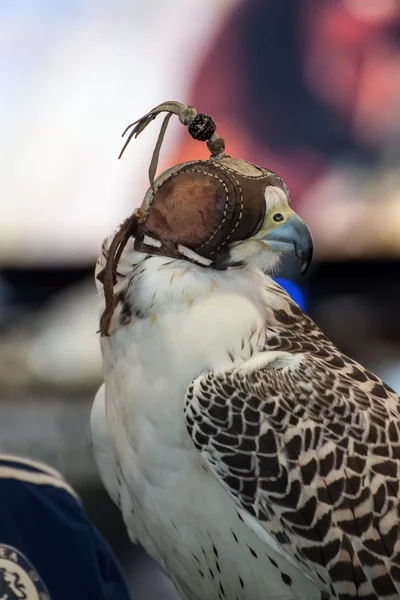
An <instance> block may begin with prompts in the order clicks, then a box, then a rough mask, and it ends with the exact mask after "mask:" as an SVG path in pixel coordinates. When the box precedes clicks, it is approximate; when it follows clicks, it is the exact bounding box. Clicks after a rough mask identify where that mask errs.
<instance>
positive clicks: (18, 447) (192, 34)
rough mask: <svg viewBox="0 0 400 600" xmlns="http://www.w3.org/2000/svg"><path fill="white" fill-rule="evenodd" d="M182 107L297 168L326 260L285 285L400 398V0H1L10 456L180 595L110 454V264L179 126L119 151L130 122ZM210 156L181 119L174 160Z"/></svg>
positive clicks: (301, 208)
mask: <svg viewBox="0 0 400 600" xmlns="http://www.w3.org/2000/svg"><path fill="white" fill-rule="evenodd" d="M165 100H179V101H181V102H185V103H190V104H193V105H195V106H196V107H197V108H198V110H199V111H200V112H206V113H210V114H212V115H213V117H214V118H215V120H216V121H217V123H218V132H219V133H220V135H222V136H223V137H224V138H225V140H226V146H227V151H228V153H229V154H231V155H233V156H236V157H238V158H242V159H245V160H248V161H251V162H254V163H256V164H260V165H263V166H265V167H268V168H269V169H271V170H273V171H276V172H277V173H278V174H279V175H280V176H281V177H282V178H283V179H284V180H285V182H286V183H287V184H288V186H289V188H290V191H291V197H292V203H293V207H294V208H295V210H296V211H297V212H299V213H300V214H301V215H302V217H303V218H304V219H305V220H306V221H307V223H308V224H309V226H310V228H311V230H312V232H313V235H314V241H315V249H316V258H315V262H314V265H313V267H312V269H311V271H310V273H309V274H308V275H307V277H306V278H304V279H299V278H298V271H297V270H296V269H295V268H294V267H292V265H290V264H288V265H286V267H285V269H284V270H283V272H282V273H281V278H283V279H282V281H283V283H284V285H285V286H286V287H287V288H288V290H289V292H290V293H292V294H293V295H294V296H295V298H296V299H298V300H299V301H300V302H301V304H302V305H303V306H305V308H306V310H307V311H308V312H309V314H310V315H311V316H312V318H313V319H314V320H315V321H316V322H317V323H318V325H319V326H320V327H321V328H323V329H324V330H325V332H326V333H327V334H328V336H329V337H330V338H331V339H333V341H334V342H335V343H336V344H337V345H338V346H339V347H340V348H341V349H342V350H343V351H345V352H346V353H348V354H350V355H351V356H353V357H354V358H356V359H357V360H359V361H360V362H362V363H364V364H365V365H366V366H368V367H370V368H372V369H373V370H375V371H376V372H378V373H379V374H380V375H381V376H382V377H383V378H384V379H385V381H386V382H387V383H389V385H391V386H392V387H394V388H395V389H397V390H398V391H400V308H399V302H398V298H399V295H400V294H399V293H400V277H399V265H400V170H399V162H400V5H399V3H398V0H379V2H377V0H330V1H329V0H326V1H322V0H318V1H317V0H302V2H295V1H294V0H212V1H211V0H208V1H207V0H206V1H205V0H191V1H190V2H188V1H187V0H58V1H57V2H53V1H51V0H19V1H18V2H15V1H14V2H12V1H11V0H0V155H1V156H0V392H1V393H0V450H1V451H2V452H13V453H16V454H23V455H27V456H31V457H35V458H39V459H41V460H45V461H47V462H48V463H49V464H51V465H53V466H55V467H56V468H58V469H59V470H61V471H62V472H63V474H64V475H65V476H66V477H67V478H68V479H69V480H70V482H71V483H72V484H73V485H74V486H75V487H76V488H77V490H78V491H79V493H80V494H81V496H82V498H83V499H84V501H85V504H86V507H87V511H88V513H89V515H90V516H91V518H92V519H93V520H94V521H95V522H96V524H97V525H98V526H99V527H100V528H101V530H102V531H103V533H105V535H106V536H107V538H108V539H109V540H110V542H111V544H112V545H113V547H114V549H115V551H116V552H117V554H118V556H119V558H120V560H121V561H122V564H123V567H124V570H125V573H126V575H127V577H128V579H129V582H130V584H131V585H132V589H133V590H134V592H135V596H134V597H135V599H136V600H146V599H151V598H160V597H162V598H165V599H168V600H172V599H175V598H176V596H175V593H174V591H173V589H172V586H171V584H170V583H169V582H168V580H167V579H166V578H165V577H164V576H163V575H161V574H160V573H159V572H158V571H154V569H155V567H154V566H153V565H151V563H150V562H149V561H148V559H147V558H146V557H145V556H144V555H143V553H142V552H141V551H140V550H138V549H135V548H134V547H133V546H132V545H131V544H130V543H129V542H128V540H127V537H126V535H125V532H124V527H123V525H122V523H121V521H120V519H119V515H118V514H117V511H116V510H114V508H113V507H112V505H111V503H110V501H109V500H108V498H107V496H106V494H105V492H104V491H103V489H102V487H101V484H100V482H99V479H98V477H97V474H96V471H95V467H94V464H93V459H92V456H91V450H90V445H89V429H88V422H89V412H90V405H91V402H92V399H93V396H94V393H95V391H96V389H97V387H98V385H99V384H100V381H101V370H100V354H99V348H98V340H97V336H96V330H97V318H98V315H97V313H98V309H97V299H96V291H95V287H94V280H93V267H94V263H95V261H96V258H97V255H98V253H99V248H100V245H101V242H102V240H103V238H104V237H105V236H106V235H107V234H109V233H110V232H111V231H112V230H113V229H115V228H116V227H117V225H118V224H119V222H120V221H121V220H123V219H124V218H125V217H126V216H128V215H129V214H130V213H131V212H132V211H133V209H134V208H135V207H136V206H138V205H139V204H140V203H141V201H142V197H143V194H144V192H145V190H146V186H147V168H148V164H149V161H150V157H151V152H152V149H153V146H154V143H155V139H156V137H157V134H158V130H159V127H160V124H161V123H160V122H157V121H156V122H155V123H153V124H152V125H151V126H150V127H149V129H148V130H146V133H145V134H144V135H143V136H141V137H140V138H139V139H138V140H137V141H136V142H133V143H131V145H130V146H129V148H128V150H127V152H126V153H125V154H124V157H123V160H121V161H118V160H117V156H118V153H119V151H120V149H121V146H122V139H121V138H120V134H121V133H122V131H123V130H124V128H125V126H126V125H127V124H129V123H131V122H132V121H134V120H135V119H137V118H138V117H140V116H142V114H144V113H146V112H147V111H148V110H149V109H151V108H152V107H153V106H155V105H157V104H159V103H160V102H163V101H165ZM171 123H172V122H171ZM205 157H207V152H206V149H205V145H202V144H199V143H198V142H195V141H193V140H191V138H190V137H189V136H188V135H187V132H186V131H185V129H184V128H182V127H179V125H178V124H177V123H176V122H174V123H173V124H172V125H171V126H170V129H169V131H168V134H167V139H166V142H165V144H164V146H163V151H162V158H161V164H160V168H161V169H163V168H166V167H168V166H170V165H171V164H174V163H176V162H180V161H182V160H188V159H191V158H205ZM150 574H151V577H150Z"/></svg>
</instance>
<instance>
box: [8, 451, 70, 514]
mask: <svg viewBox="0 0 400 600" xmlns="http://www.w3.org/2000/svg"><path fill="white" fill-rule="evenodd" d="M18 482H19V483H20V484H22V485H20V486H18V488H19V489H20V490H21V492H22V490H24V489H25V490H26V489H29V488H34V489H35V492H36V493H39V494H40V493H43V494H48V493H49V491H51V490H53V491H55V490H58V491H59V492H60V495H64V494H65V495H67V496H68V497H70V498H73V499H74V500H75V501H77V502H78V503H80V501H79V496H78V494H77V493H76V492H75V490H74V489H73V488H72V487H71V486H70V485H69V484H68V483H67V482H66V481H65V479H64V477H63V476H62V475H61V473H59V472H58V471H57V470H56V469H54V468H53V467H50V466H49V465H47V464H45V463H42V462H41V461H39V460H34V459H31V458H26V457H22V456H16V455H13V454H1V453H0V488H1V490H2V491H3V493H4V491H5V490H7V488H11V489H13V490H15V487H16V485H15V484H16V483H18Z"/></svg>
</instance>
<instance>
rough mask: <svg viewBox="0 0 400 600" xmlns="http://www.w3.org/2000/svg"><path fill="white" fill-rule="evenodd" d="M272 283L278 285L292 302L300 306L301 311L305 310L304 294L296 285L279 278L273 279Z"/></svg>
mask: <svg viewBox="0 0 400 600" xmlns="http://www.w3.org/2000/svg"><path fill="white" fill-rule="evenodd" d="M274 281H276V283H279V285H281V286H282V287H283V289H284V290H286V291H287V293H288V294H289V296H290V297H291V298H293V300H294V301H295V302H296V303H297V304H298V305H299V306H300V308H301V309H302V310H304V311H305V310H306V308H307V303H306V298H305V294H304V292H303V291H302V289H301V288H300V287H299V286H298V285H297V284H296V283H294V282H293V281H290V280H289V279H282V278H281V277H274Z"/></svg>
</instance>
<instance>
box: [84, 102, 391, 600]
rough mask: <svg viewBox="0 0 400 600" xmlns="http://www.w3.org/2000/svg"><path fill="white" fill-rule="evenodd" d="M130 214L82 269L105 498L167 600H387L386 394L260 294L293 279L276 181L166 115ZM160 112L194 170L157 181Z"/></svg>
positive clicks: (298, 242)
mask: <svg viewBox="0 0 400 600" xmlns="http://www.w3.org/2000/svg"><path fill="white" fill-rule="evenodd" d="M162 111H166V112H167V117H166V119H165V120H164V123H163V126H162V130H161V133H160V137H159V140H158V142H157V145H156V149H155V151H154V155H153V159H152V162H151V165H150V169H149V175H150V188H149V190H148V191H147V193H146V195H145V198H144V201H143V203H142V206H141V207H140V209H139V210H137V211H135V212H134V213H133V215H132V216H131V217H129V218H128V219H127V220H126V221H125V222H124V223H123V224H122V226H121V227H120V229H119V230H118V231H117V233H116V234H115V235H113V236H110V237H109V238H107V239H106V240H105V242H104V244H103V247H102V251H101V254H100V258H99V260H98V263H97V267H96V282H97V286H98V291H99V296H100V303H101V307H100V308H101V319H100V334H101V335H100V343H101V350H102V357H103V370H104V384H103V385H102V386H101V388H100V390H99V391H98V393H97V395H96V398H95V401H94V404H93V408H92V414H91V435H92V444H93V450H94V454H95V458H96V462H97V465H98V469H99V472H100V476H101V478H102V481H103V483H104V485H105V487H106V489H107V490H108V492H109V494H110V496H111V498H112V499H113V500H114V502H115V503H116V504H117V505H118V506H119V508H120V510H121V512H122V515H123V518H124V521H125V524H126V527H127V530H128V532H129V535H130V537H131V539H132V541H134V542H137V543H140V544H141V545H142V546H143V547H144V548H145V550H146V551H147V552H148V554H149V555H150V556H152V557H153V558H154V559H155V560H156V561H157V562H158V563H159V564H160V566H161V567H162V568H163V569H164V570H165V572H166V573H167V574H168V575H169V576H170V577H171V579H172V580H173V582H174V584H175V586H176V588H177V590H178V593H179V594H180V597H181V598H182V600H263V599H265V600H266V599H269V598H271V599H272V598H281V599H283V598H285V599H294V598H303V599H307V600H313V599H317V598H318V599H323V600H328V598H339V599H340V600H353V599H358V600H377V599H387V600H389V599H390V600H394V599H396V598H400V535H399V466H400V432H399V412H400V402H399V396H398V395H397V394H396V393H395V392H394V391H393V390H392V389H390V388H389V387H388V386H387V385H385V384H384V383H383V382H382V381H381V380H380V379H379V378H378V377H377V376H376V375H374V374H373V373H371V372H369V371H368V370H366V369H365V368H363V367H362V366H361V365H359V364H357V363H356V362H355V361H354V360H352V359H351V358H348V357H347V356H345V355H344V354H342V353H341V352H340V351H339V350H338V349H337V348H336V347H335V346H334V345H333V343H332V342H331V341H330V340H329V339H327V338H326V337H325V335H324V334H323V333H322V332H321V331H320V330H319V329H318V327H317V326H316V325H315V323H313V321H312V320H311V319H310V318H309V317H308V316H307V315H306V314H305V313H304V312H303V311H302V310H301V309H300V308H299V307H298V306H297V304H296V303H295V302H294V301H293V300H292V299H291V298H290V297H289V296H288V294H287V293H286V292H285V291H284V290H283V289H282V288H281V287H280V286H279V285H278V284H277V283H275V282H274V281H273V279H272V278H271V274H274V272H275V271H276V268H277V266H278V264H279V260H280V258H281V257H282V256H283V255H286V254H294V255H296V256H297V257H298V258H299V260H300V263H301V267H302V271H305V270H306V269H307V267H308V265H309V263H310V261H311V258H312V238H311V234H310V232H309V230H308V228H307V226H306V224H305V223H304V222H303V221H302V220H301V219H300V217H299V216H297V215H296V214H295V213H294V211H293V210H292V209H291V207H290V199H289V192H288V189H287V187H286V185H285V184H284V183H283V181H282V180H281V179H280V178H279V177H278V176H277V175H276V174H274V173H272V172H271V171H269V170H268V169H265V168H263V167H257V166H255V165H252V164H250V163H247V162H245V161H242V160H237V159H234V158H231V157H229V156H228V155H227V154H225V149H224V141H223V139H222V138H220V137H218V135H217V134H216V130H215V123H214V122H213V120H212V119H211V117H209V116H207V115H204V114H198V113H197V112H196V110H195V109H194V108H193V107H186V106H183V105H181V104H179V103H174V102H168V103H165V104H162V105H160V106H159V107H156V108H155V109H153V111H150V113H148V114H147V115H145V116H144V117H143V118H142V119H139V121H138V122H136V123H135V124H133V129H132V128H131V131H130V134H129V138H128V141H129V139H130V138H131V137H133V136H135V135H136V136H137V135H138V134H139V133H140V132H141V131H143V129H144V128H145V127H146V126H147V125H148V124H149V123H150V122H151V121H152V120H153V119H154V118H155V117H156V116H157V114H159V113H160V112H162ZM171 114H177V115H178V116H179V119H180V121H181V122H182V123H183V124H184V125H185V126H187V127H188V130H189V133H190V134H191V135H192V137H194V138H195V139H198V140H200V141H205V142H207V145H208V148H209V149H210V152H211V157H210V159H209V160H198V161H190V162H186V163H182V164H180V165H176V166H174V167H172V168H171V169H168V170H167V171H165V172H164V173H162V174H161V175H160V176H159V177H157V178H156V179H155V178H154V176H155V171H156V167H157V161H158V154H159V151H160V147H161V142H162V138H163V136H164V133H165V129H166V126H167V123H168V120H169V117H170V116H171Z"/></svg>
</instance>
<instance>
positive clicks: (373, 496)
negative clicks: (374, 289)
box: [185, 286, 400, 600]
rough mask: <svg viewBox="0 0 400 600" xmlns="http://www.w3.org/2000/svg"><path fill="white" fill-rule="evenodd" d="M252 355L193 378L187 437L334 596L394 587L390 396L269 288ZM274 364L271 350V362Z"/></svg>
mask: <svg viewBox="0 0 400 600" xmlns="http://www.w3.org/2000/svg"><path fill="white" fill-rule="evenodd" d="M275 293H276V294H278V295H281V296H282V297H284V300H285V302H284V307H283V308H280V309H277V310H275V311H273V314H274V321H275V322H274V323H269V325H268V330H267V339H266V343H265V348H264V350H265V351H271V350H273V351H280V352H282V351H283V352H284V353H289V354H290V355H298V354H300V356H301V358H300V360H299V361H298V362H296V363H295V364H294V366H291V363H290V361H289V362H287V363H286V364H285V363H283V364H279V362H280V361H279V360H276V361H272V362H268V363H267V364H266V366H265V367H263V365H262V363H261V364H260V365H259V366H258V367H257V368H255V369H250V370H243V368H240V367H239V368H233V369H231V370H229V371H226V372H223V373H209V374H206V375H204V376H202V377H200V378H198V379H196V380H195V381H194V382H193V383H192V384H191V385H190V387H189V389H188V392H187V395H186V408H185V415H186V423H187V426H188V429H189V431H190V434H191V436H192V439H193V441H194V443H195V445H196V447H197V448H198V450H199V451H200V452H201V453H202V455H203V456H204V457H205V458H206V460H207V461H208V463H209V464H210V465H211V467H212V469H213V470H214V472H215V473H216V474H217V476H218V477H219V479H220V480H221V482H222V484H223V485H225V486H226V487H227V488H228V489H229V491H230V493H231V494H232V495H233V496H234V497H235V498H236V499H237V502H238V504H239V505H240V506H242V507H243V508H245V509H246V511H247V512H248V513H249V514H251V515H252V516H253V517H254V518H256V519H257V520H258V521H259V522H260V523H262V524H263V526H264V527H265V528H266V530H267V531H268V532H269V533H270V534H271V535H272V536H273V537H274V538H275V539H276V540H277V541H278V543H279V544H280V545H281V547H282V548H283V549H284V551H285V552H287V553H288V554H290V555H291V556H292V557H293V558H294V559H295V560H296V561H298V562H299V563H301V564H302V565H303V567H304V568H305V569H307V570H308V571H309V572H310V573H314V574H316V576H317V577H318V579H319V580H320V581H321V583H322V584H323V585H324V588H325V589H326V590H327V591H329V592H330V594H331V596H332V597H338V598H340V599H341V600H350V599H353V598H363V599H366V600H376V599H377V598H379V599H382V598H391V599H394V598H398V597H399V595H400V536H399V478H400V472H399V467H400V427H399V413H400V403H399V397H398V395H397V394H396V393H395V392H394V391H393V390H391V389H390V388H389V387H388V386H386V385H385V384H384V383H383V382H382V381H381V380H380V379H379V378H378V377H377V376H376V375H374V374H372V373H370V372H369V371H367V370H366V369H364V368H363V367H361V366H360V365H359V364H357V363H356V362H355V361H353V360H351V359H350V358H348V357H346V356H344V355H343V354H342V353H340V352H339V351H338V350H337V349H336V348H335V346H334V345H333V344H332V343H331V342H330V341H329V340H328V339H327V338H326V337H325V336H324V335H323V334H322V333H321V332H320V331H319V329H318V328H317V327H316V325H315V324H314V323H313V322H312V321H311V320H310V319H309V318H308V317H307V316H306V315H305V314H304V313H303V312H302V311H301V309H300V308H299V307H298V306H297V305H296V304H294V303H293V302H292V301H291V300H290V299H289V298H288V297H287V296H286V293H284V292H283V291H282V290H281V289H280V288H279V287H278V286H277V287H276V289H275ZM281 363H282V360H281Z"/></svg>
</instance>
